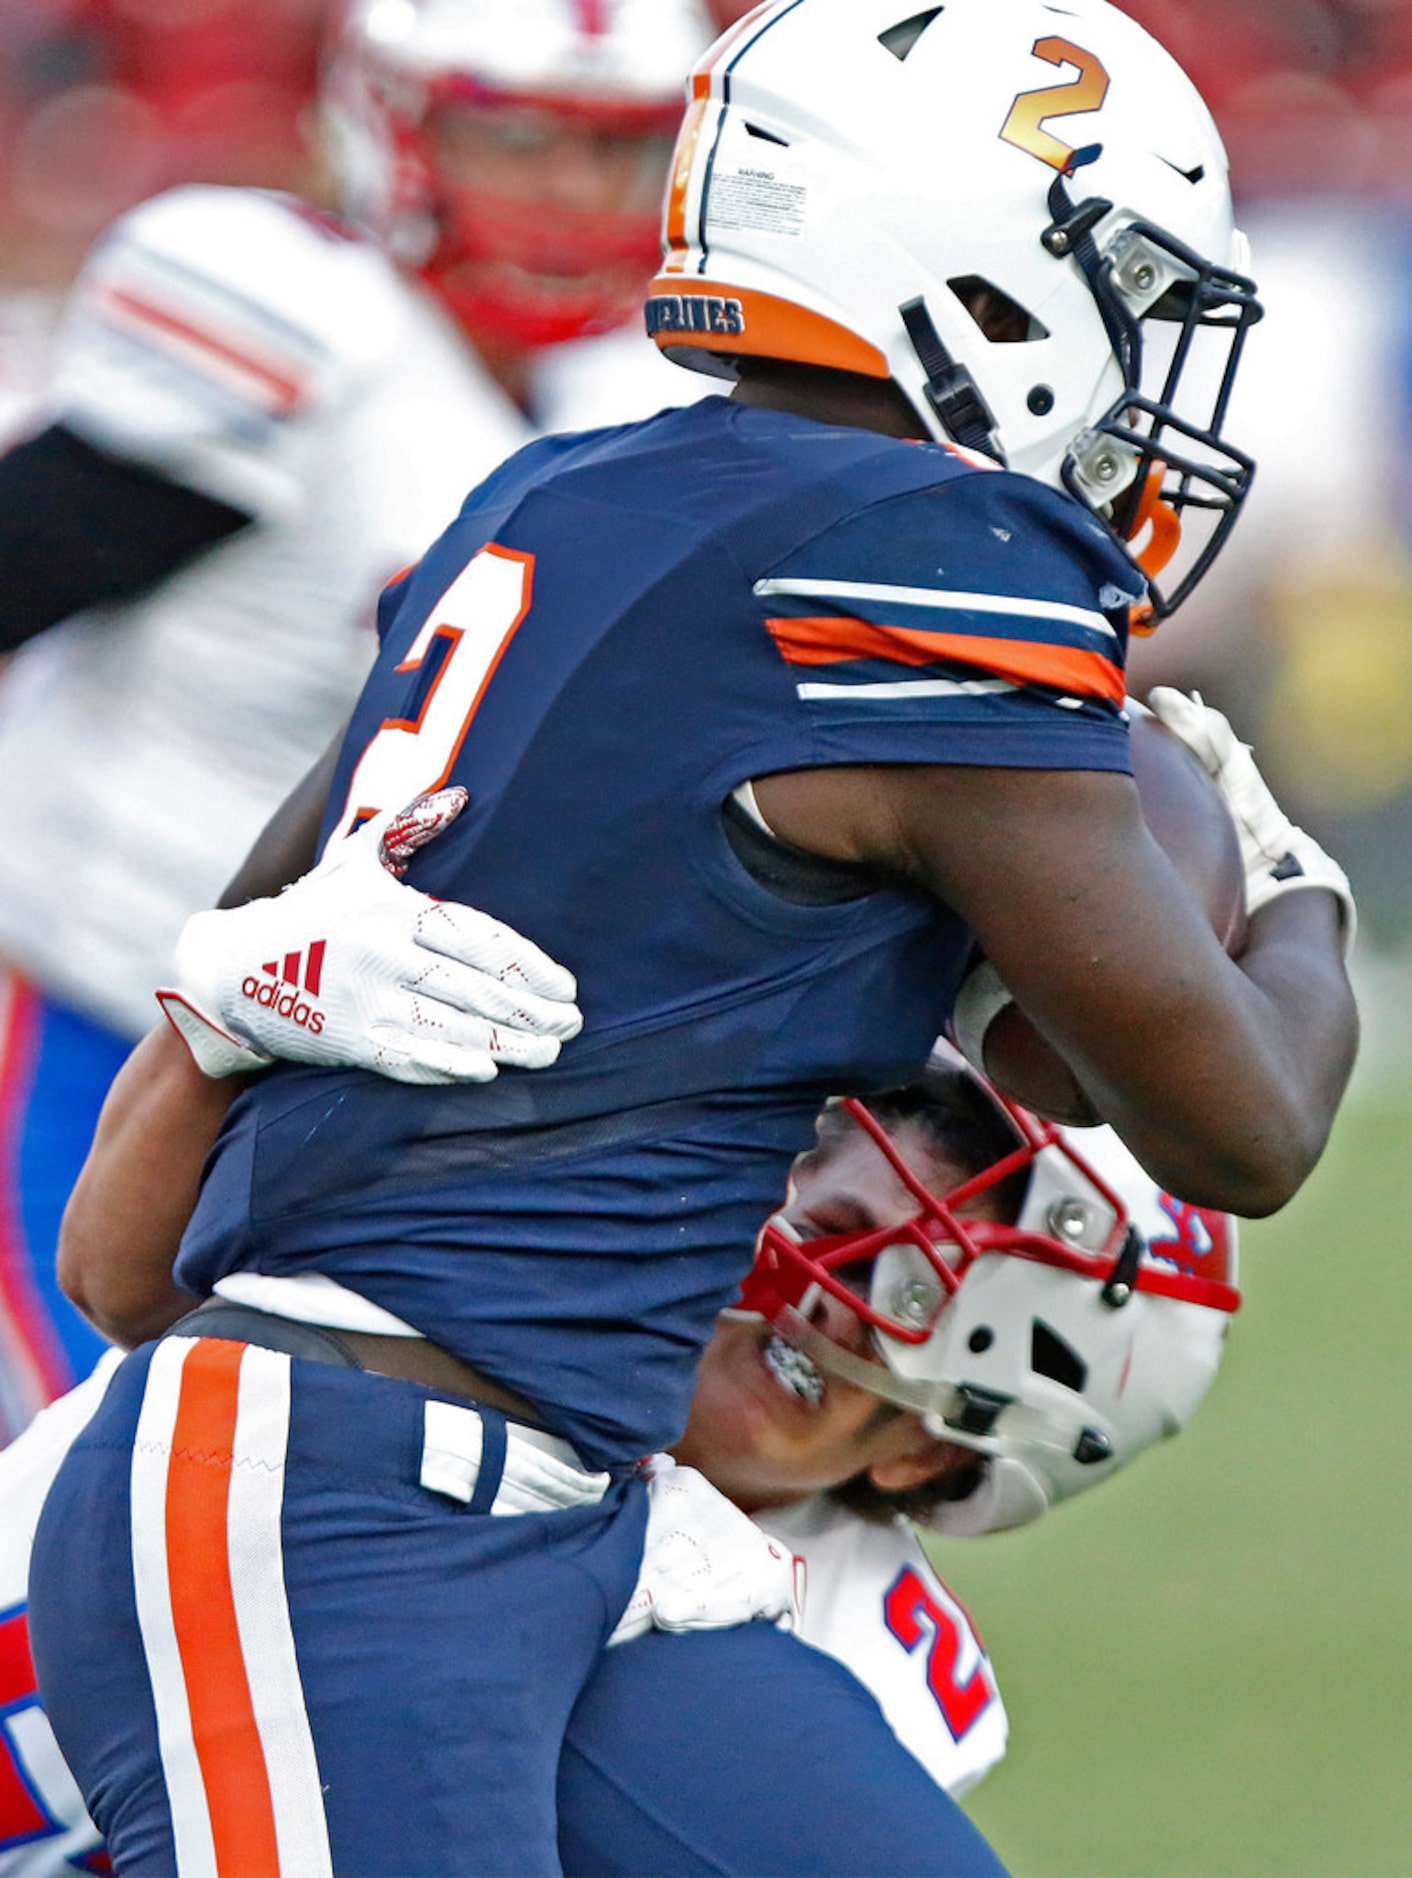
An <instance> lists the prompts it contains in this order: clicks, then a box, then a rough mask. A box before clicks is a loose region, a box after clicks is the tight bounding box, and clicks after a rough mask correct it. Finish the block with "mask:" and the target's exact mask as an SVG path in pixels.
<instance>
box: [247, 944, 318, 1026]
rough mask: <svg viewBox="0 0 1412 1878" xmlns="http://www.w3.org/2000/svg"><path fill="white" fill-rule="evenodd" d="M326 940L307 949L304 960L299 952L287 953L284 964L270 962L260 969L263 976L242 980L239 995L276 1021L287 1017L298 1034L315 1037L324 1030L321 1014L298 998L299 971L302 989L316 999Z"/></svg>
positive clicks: (276, 961)
mask: <svg viewBox="0 0 1412 1878" xmlns="http://www.w3.org/2000/svg"><path fill="white" fill-rule="evenodd" d="M327 943H328V942H327V940H324V939H316V940H314V942H313V944H312V945H311V946H310V947H309V948H308V955H307V959H306V957H305V954H304V953H302V952H286V953H285V955H284V962H283V964H281V963H280V962H279V960H277V959H271V960H269V961H268V962H267V963H266V964H264V965H262V966H261V967H260V970H261V971H262V972H263V973H264V974H265V976H264V977H262V978H257V977H256V976H255V974H254V973H253V972H252V973H250V974H249V975H248V976H247V977H246V978H244V979H242V980H241V985H240V995H241V996H242V997H243V998H249V999H250V1001H251V1003H252V1004H259V1005H262V1006H263V1007H264V1008H265V1009H266V1010H267V1011H270V1012H272V1013H273V1014H274V1015H275V1016H276V1017H287V1018H288V1019H289V1020H290V1022H291V1023H295V1024H298V1025H299V1027H300V1029H301V1030H307V1031H310V1032H311V1033H312V1034H313V1035H314V1036H316V1037H317V1036H318V1034H319V1032H320V1031H321V1030H322V1029H323V1027H324V1014H323V1012H322V1011H321V1010H319V1009H318V1008H317V1006H315V1005H313V1004H306V1003H305V1001H304V1000H303V998H301V997H300V995H299V993H300V989H301V986H300V970H301V966H302V969H303V986H302V989H303V990H305V991H307V992H308V994H309V996H310V997H311V998H316V997H317V996H318V995H319V987H320V986H321V984H322V983H323V971H324V949H325V947H326V945H327Z"/></svg>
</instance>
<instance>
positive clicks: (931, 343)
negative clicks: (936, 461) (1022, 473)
mask: <svg viewBox="0 0 1412 1878" xmlns="http://www.w3.org/2000/svg"><path fill="white" fill-rule="evenodd" d="M897 310H898V312H899V313H900V314H901V315H902V324H903V325H904V326H905V327H906V328H907V337H908V338H909V339H910V340H911V342H912V350H913V351H914V352H915V353H916V355H917V358H918V360H919V361H920V363H921V367H922V370H923V371H924V372H925V373H926V375H927V382H926V394H927V402H928V404H930V405H931V407H932V410H933V411H935V413H936V415H937V417H938V418H940V420H941V427H942V429H943V430H944V431H945V432H946V434H947V436H948V437H950V439H951V441H952V442H953V443H959V444H960V445H961V446H962V448H963V449H966V450H979V451H980V452H981V453H982V454H983V455H984V456H988V457H991V458H992V459H993V460H994V461H995V462H997V463H999V464H1000V466H1001V467H1002V469H1003V468H1004V466H1005V451H1004V449H1003V448H1002V447H1001V443H1000V439H999V438H998V437H997V436H996V434H995V428H996V426H995V414H994V412H993V411H992V410H991V408H990V406H989V405H988V404H987V403H986V401H985V399H984V397H982V395H981V389H980V386H979V385H977V383H976V381H975V379H974V378H972V376H971V374H970V373H969V372H968V371H967V369H966V367H965V366H964V365H960V364H958V363H957V361H956V360H955V359H953V358H952V356H951V354H950V353H949V352H948V351H947V349H946V347H945V345H944V344H943V343H942V338H941V334H940V333H939V332H938V331H937V329H936V324H935V322H934V321H933V319H932V316H931V314H930V313H928V311H927V304H926V301H925V300H923V299H921V298H920V297H919V298H917V299H916V300H909V301H907V303H906V305H905V306H900V307H899V308H898V309H897Z"/></svg>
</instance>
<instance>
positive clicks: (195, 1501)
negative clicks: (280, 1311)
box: [132, 1338, 333, 1878]
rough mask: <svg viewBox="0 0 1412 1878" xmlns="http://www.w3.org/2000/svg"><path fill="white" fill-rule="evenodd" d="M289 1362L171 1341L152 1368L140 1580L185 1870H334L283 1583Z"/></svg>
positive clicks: (229, 1874) (223, 1345)
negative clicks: (283, 1511)
mask: <svg viewBox="0 0 1412 1878" xmlns="http://www.w3.org/2000/svg"><path fill="white" fill-rule="evenodd" d="M289 1371H290V1362H289V1358H288V1357H287V1356H284V1355H282V1354H280V1353H278V1352H276V1351H273V1350H261V1349H256V1348H253V1347H251V1346H248V1345H246V1344H240V1343H229V1342H220V1341H217V1340H215V1339H212V1338H200V1339H194V1338H168V1339H167V1340H166V1341H164V1342H162V1343H159V1344H158V1346H157V1349H156V1351H155V1352H154V1354H153V1358H152V1364H151V1369H150V1371H149V1374H148V1380H147V1389H146V1394H145V1396H144V1399H143V1405H142V1413H141V1416H140V1418H139V1421H138V1427H137V1435H136V1440H135V1442H134V1446H133V1460H132V1553H133V1579H134V1584H135V1588H136V1599H137V1614H138V1622H139V1625H140V1628H141V1632H142V1641H143V1648H144V1650H145V1652H146V1656H147V1665H148V1673H149V1676H150V1679H151V1684H152V1690H153V1696H154V1700H155V1706H156V1712H157V1730H158V1739H159V1745H160V1752H161V1760H162V1768H163V1773H164V1775H165V1778H166V1783H167V1792H168V1796H169V1799H170V1803H171V1813H172V1824H173V1831H174V1834H175V1842H176V1862H177V1870H178V1872H179V1874H180V1878H281V1875H283V1878H294V1875H295V1874H297V1875H298V1878H332V1873H333V1861H332V1855H331V1853H330V1850H329V1840H328V1825H327V1821H326V1818H325V1814H324V1807H323V1798H322V1791H321V1787H320V1780H319V1768H318V1761H317V1758H316V1755H315V1751H314V1743H313V1736H312V1734H311V1731H310V1728H309V1721H308V1715H307V1711H306V1709H305V1705H304V1693H303V1687H302V1684H301V1682H300V1678H299V1668H298V1663H297V1661H296V1657H295V1650H294V1633H293V1628H292V1625H291V1622H290V1616H289V1604H288V1599H287V1596H286V1592H285V1582H284V1559H283V1548H282V1538H281V1511H282V1506H283V1498H284V1473H285V1458H286V1452H287V1447H288V1438H289V1409H290V1389H289Z"/></svg>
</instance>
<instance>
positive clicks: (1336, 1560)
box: [937, 1090, 1412, 1878]
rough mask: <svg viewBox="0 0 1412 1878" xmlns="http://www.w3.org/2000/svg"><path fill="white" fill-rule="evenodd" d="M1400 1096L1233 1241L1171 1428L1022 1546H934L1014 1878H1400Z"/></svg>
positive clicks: (1367, 1110)
mask: <svg viewBox="0 0 1412 1878" xmlns="http://www.w3.org/2000/svg"><path fill="white" fill-rule="evenodd" d="M1409 1144H1412V1090H1408V1091H1406V1092H1404V1093H1403V1094H1401V1095H1398V1096H1388V1095H1383V1096H1381V1097H1380V1098H1378V1099H1376V1100H1375V1099H1373V1098H1372V1097H1369V1096H1363V1097H1359V1098H1357V1099H1355V1100H1353V1101H1352V1102H1351V1103H1350V1105H1349V1106H1348V1107H1347V1108H1346V1109H1345V1111H1344V1113H1343V1115H1342V1117H1341V1118H1340V1122H1339V1125H1338V1128H1337V1130H1336V1133H1335V1138H1334V1141H1333V1143H1332V1145H1331V1147H1330V1149H1329V1152H1328V1154H1327V1155H1326V1157H1325V1159H1324V1162H1323V1163H1322V1164H1321V1166H1320V1167H1319V1169H1318V1170H1317V1172H1316V1173H1315V1175H1314V1177H1313V1179H1312V1180H1311V1181H1310V1183H1309V1185H1308V1186H1307V1188H1306V1189H1305V1191H1304V1192H1303V1193H1302V1194H1301V1195H1300V1196H1299V1198H1298V1199H1297V1200H1296V1201H1295V1203H1294V1204H1293V1205H1292V1206H1290V1207H1289V1208H1287V1209H1286V1211H1285V1212H1284V1213H1283V1214H1282V1215H1281V1216H1280V1217H1278V1218H1277V1219H1274V1220H1270V1221H1266V1222H1264V1223H1262V1224H1259V1225H1254V1226H1250V1227H1248V1228H1247V1229H1246V1230H1245V1233H1244V1235H1243V1238H1242V1279H1243V1285H1242V1288H1243V1290H1244V1293H1245V1306H1244V1308H1243V1310H1242V1311H1241V1313H1240V1315H1239V1316H1238V1317H1237V1319H1236V1320H1235V1325H1234V1328H1233V1330H1232V1333H1231V1342H1230V1346H1229V1352H1228V1356H1227V1360H1226V1363H1225V1366H1224V1368H1223V1370H1222V1373H1221V1375H1220V1376H1219V1377H1218V1378H1217V1381H1216V1384H1215V1387H1214V1388H1213V1390H1212V1392H1211V1394H1210V1396H1209V1397H1208V1398H1207V1400H1206V1402H1205V1404H1204V1405H1203V1407H1202V1409H1201V1411H1200V1413H1199V1415H1198V1416H1197V1418H1196V1420H1195V1421H1194V1423H1193V1424H1192V1427H1191V1428H1190V1429H1189V1430H1188V1432H1187V1433H1186V1434H1185V1435H1183V1436H1182V1438H1181V1439H1180V1440H1178V1441H1174V1442H1171V1443H1170V1444H1167V1445H1166V1446H1164V1447H1162V1448H1160V1449H1158V1450H1156V1451H1154V1452H1153V1453H1151V1454H1149V1455H1147V1456H1145V1457H1144V1458H1143V1459H1142V1461H1140V1462H1139V1463H1138V1464H1137V1465H1136V1466H1135V1467H1134V1468H1133V1469H1132V1471H1131V1473H1129V1474H1126V1475H1122V1476H1120V1477H1119V1478H1118V1479H1117V1480H1116V1481H1114V1482H1112V1483H1111V1484H1110V1485H1108V1486H1105V1487H1104V1488H1103V1490H1102V1491H1101V1492H1098V1493H1095V1494H1093V1495H1091V1496H1090V1497H1089V1498H1088V1499H1086V1500H1082V1501H1078V1502H1075V1503H1074V1504H1072V1505H1070V1506H1066V1507H1063V1508H1061V1509H1060V1511H1059V1512H1057V1513H1056V1514H1054V1515H1052V1516H1051V1517H1050V1518H1049V1519H1047V1520H1044V1521H1042V1522H1041V1523H1040V1524H1039V1525H1038V1526H1035V1527H1032V1528H1030V1529H1029V1530H1028V1531H1022V1532H1019V1533H1014V1534H1008V1535H1003V1536H999V1537H996V1538H992V1539H984V1540H979V1541H973V1542H971V1543H969V1544H967V1543H959V1542H954V1541H953V1542H952V1543H951V1544H949V1545H946V1546H939V1547H938V1548H937V1552H938V1558H939V1563H940V1565H941V1569H942V1571H943V1573H944V1574H945V1576H946V1578H947V1580H948V1582H949V1583H950V1584H951V1585H952V1586H953V1587H954V1588H955V1590H956V1591H957V1592H958V1593H959V1594H960V1595H961V1596H962V1597H963V1598H964V1599H965V1600H966V1601H967V1603H968V1604H969V1606H970V1609H971V1611H972V1613H973V1615H974V1616H975V1618H976V1621H977V1624H978V1625H979V1628H980V1630H981V1634H982V1635H983V1636H984V1637H985V1639H986V1642H987V1644H988V1646H989V1648H990V1650H991V1653H992V1656H993V1658H994V1660H995V1663H996V1666H997V1669H998V1672H999V1677H1000V1683H1001V1687H1002V1689H1003V1691H1004V1693H1005V1696H1006V1700H1007V1704H1008V1707H1009V1711H1010V1718H1011V1745H1010V1758H1009V1759H1008V1761H1007V1762H1006V1763H1004V1764H1003V1765H1002V1767H1001V1768H1000V1770H999V1771H998V1772H997V1773H996V1774H994V1775H993V1776H992V1777H991V1779H990V1780H989V1781H987V1782H986V1783H985V1785H984V1786H983V1787H981V1788H980V1789H979V1790H978V1791H977V1792H976V1793H975V1794H974V1795H973V1796H972V1797H971V1800H970V1802H969V1810H970V1811H971V1813H972V1816H973V1817H974V1818H975V1819H976V1821H977V1822H978V1824H979V1825H980V1826H981V1827H982V1828H983V1830H984V1831H985V1832H986V1833H987V1834H988V1835H989V1836H990V1838H991V1840H992V1841H993V1843H994V1844H995V1846H996V1848H997V1849H998V1850H999V1852H1000V1853H1001V1854H1002V1856H1003V1857H1004V1858H1005V1859H1006V1860H1007V1861H1008V1862H1009V1864H1010V1865H1011V1867H1012V1869H1013V1871H1014V1873H1015V1878H1296V1875H1297V1878H1394V1875H1396V1878H1406V1875H1408V1874H1412V1723H1410V1722H1409V1700H1412V1512H1410V1511H1409V1484H1410V1483H1412V1469H1409V1449H1412V1388H1409V1380H1408V1379H1409V1344H1410V1343H1412V1260H1409V1250H1412V1248H1409V1246H1408V1227H1409V1215H1412V1145H1409Z"/></svg>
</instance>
